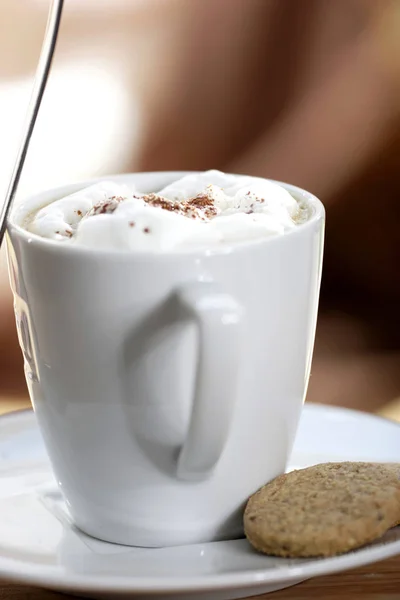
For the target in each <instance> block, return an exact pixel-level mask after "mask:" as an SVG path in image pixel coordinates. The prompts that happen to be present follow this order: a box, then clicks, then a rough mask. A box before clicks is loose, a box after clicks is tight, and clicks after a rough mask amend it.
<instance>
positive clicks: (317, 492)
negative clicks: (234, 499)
mask: <svg viewBox="0 0 400 600" xmlns="http://www.w3.org/2000/svg"><path fill="white" fill-rule="evenodd" d="M399 476H400V465H394V464H391V465H389V464H388V465H386V464H378V463H365V462H341V463H326V464H320V465H316V466H313V467H309V468H307V469H300V470H297V471H292V472H290V473H286V474H284V475H280V476H279V477H277V478H276V479H274V480H273V481H271V482H270V483H268V484H267V485H265V486H264V487H263V488H261V489H260V490H259V491H258V492H256V493H255V494H254V495H253V496H252V497H251V498H250V499H249V501H248V504H247V506H246V509H245V513H244V529H245V533H246V536H247V538H248V540H249V542H250V543H251V544H252V546H254V548H255V549H256V550H259V551H260V552H263V553H265V554H270V555H273V556H284V557H317V556H325V557H326V556H334V555H336V554H341V553H343V552H348V551H349V550H354V549H355V548H359V547H361V546H363V545H365V544H367V543H369V542H372V541H373V540H375V539H377V538H379V537H381V536H382V535H383V534H384V533H385V532H386V531H387V530H388V529H390V528H391V527H393V525H394V524H397V523H398V522H399V521H400V479H399Z"/></svg>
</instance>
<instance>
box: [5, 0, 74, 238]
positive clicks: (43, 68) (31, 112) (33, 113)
mask: <svg viewBox="0 0 400 600" xmlns="http://www.w3.org/2000/svg"><path fill="white" fill-rule="evenodd" d="M63 4H64V0H52V1H51V5H50V11H49V17H48V21H47V28H46V33H45V37H44V41H43V45H42V50H41V52H40V58H39V64H38V67H37V70H36V75H35V82H34V85H33V90H32V96H31V100H30V103H29V107H28V113H27V119H26V123H25V130H24V132H23V136H22V142H21V145H20V148H19V150H18V154H17V158H16V161H15V165H14V169H13V171H12V174H11V178H10V183H9V186H8V189H7V193H6V197H5V201H4V204H3V206H2V207H1V208H0V247H1V244H2V242H3V238H4V234H5V231H6V226H7V216H8V214H9V212H10V209H11V206H12V204H13V201H14V198H15V194H16V192H17V188H18V184H19V180H20V178H21V173H22V169H23V168H24V163H25V158H26V155H27V152H28V149H29V143H30V141H31V137H32V133H33V129H34V127H35V123H36V118H37V116H38V113H39V109H40V104H41V102H42V98H43V94H44V91H45V89H46V84H47V79H48V76H49V72H50V67H51V63H52V60H53V55H54V50H55V47H56V42H57V37H58V31H59V28H60V22H61V14H62V9H63Z"/></svg>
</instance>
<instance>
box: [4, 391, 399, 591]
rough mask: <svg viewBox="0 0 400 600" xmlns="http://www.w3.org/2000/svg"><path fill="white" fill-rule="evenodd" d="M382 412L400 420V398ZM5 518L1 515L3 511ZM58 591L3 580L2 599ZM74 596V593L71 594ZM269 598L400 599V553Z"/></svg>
mask: <svg viewBox="0 0 400 600" xmlns="http://www.w3.org/2000/svg"><path fill="white" fill-rule="evenodd" d="M27 406H29V402H28V401H27V400H26V399H23V398H22V399H17V400H12V401H11V400H6V399H2V398H0V414H2V413H5V412H9V411H11V410H18V409H21V408H26V407H27ZM379 412H380V414H382V415H383V416H386V417H389V418H392V419H394V420H397V421H399V422H400V400H398V401H395V402H393V403H391V404H390V405H388V406H386V407H384V409H382V410H381V411H379ZM0 518H1V515H0ZM66 598H68V595H66V594H61V593H58V592H51V591H47V590H41V589H36V588H32V587H27V586H20V585H15V584H10V583H8V582H6V581H1V580H0V600H56V599H58V600H65V599H66ZM70 598H71V600H72V598H73V596H70ZM265 598H266V599H268V600H307V599H308V598H318V599H319V598H320V599H321V600H322V599H325V598H326V599H328V600H361V599H362V600H394V599H396V600H397V599H398V600H400V556H398V557H394V558H389V559H388V560H385V561H382V562H379V563H375V564H373V565H370V566H367V567H362V568H360V569H354V570H352V571H345V572H343V573H338V574H336V575H328V576H326V577H316V578H314V579H310V580H309V581H305V582H304V583H300V584H298V585H296V586H294V587H291V588H287V589H285V590H282V591H280V592H273V593H271V594H266V595H265Z"/></svg>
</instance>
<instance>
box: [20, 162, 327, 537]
mask: <svg viewBox="0 0 400 600" xmlns="http://www.w3.org/2000/svg"><path fill="white" fill-rule="evenodd" d="M180 175H182V174H181V173H144V174H136V175H123V176H117V177H115V180H116V181H118V182H124V183H127V184H128V185H129V184H130V183H134V184H136V185H137V188H138V189H140V190H143V191H155V190H158V189H160V188H161V187H163V186H165V185H166V184H168V183H169V182H171V181H172V180H174V179H177V178H178V177H179V176H180ZM90 183H91V182H90ZM85 185H86V184H85ZM82 187H84V184H80V185H68V186H65V187H62V188H58V189H56V190H52V191H49V192H45V193H42V194H39V195H37V196H35V197H34V198H31V199H29V200H27V201H26V202H23V203H22V204H21V205H20V206H18V207H17V208H16V209H15V210H14V211H13V214H12V215H11V218H10V220H9V224H8V257H9V269H10V278H11V284H12V288H13V292H14V297H15V312H16V319H17V328H18V333H19V339H20V343H21V347H22V351H23V354H24V357H25V372H26V378H27V382H28V387H29V391H30V395H31V399H32V402H33V405H34V409H35V412H36V415H37V418H38V422H39V425H40V428H41V431H42V434H43V438H44V441H45V444H46V446H47V449H48V452H49V456H50V459H51V462H52V465H53V468H54V472H55V474H56V478H57V480H58V482H59V485H60V488H61V490H62V492H63V494H64V497H65V499H66V502H67V504H68V507H69V510H70V512H71V515H72V518H73V520H74V522H75V523H76V525H77V526H78V527H79V528H80V529H82V530H83V531H84V532H86V533H88V534H89V535H92V536H94V537H97V538H100V539H103V540H107V541H110V542H116V543H121V544H128V545H138V546H165V545H175V544H187V543H195V542H202V541H211V540H217V539H224V538H228V537H238V536H240V535H241V534H242V522H241V511H242V509H243V506H244V503H245V501H246V499H247V498H248V496H249V495H250V494H252V493H253V492H254V491H255V490H256V489H257V488H259V487H260V486H261V485H262V484H264V483H265V482H267V481H268V480H270V479H272V478H273V477H275V476H277V475H278V474H279V473H282V472H283V471H284V470H285V466H286V463H287V460H288V457H289V454H290V451H291V448H292V444H293V441H294V437H295V434H296V429H297V424H298V421H299V416H300V413H301V409H302V405H303V401H304V397H305V394H306V389H307V384H308V379H309V374H310V366H311V359H312V351H313V344H314V335H315V326H316V318H317V308H318V296H319V288H320V278H321V267H322V254H323V234H324V209H323V206H322V204H321V203H320V202H319V200H317V199H316V198H315V197H314V196H312V195H311V194H309V193H307V192H305V191H303V190H300V189H298V188H295V187H293V186H289V185H285V187H286V189H287V190H289V192H291V193H292V194H293V195H294V196H295V197H296V198H298V199H300V198H301V199H303V200H305V201H306V202H307V203H308V205H309V207H310V212H311V216H310V218H309V220H308V221H307V222H306V223H304V224H302V225H299V226H297V227H296V228H294V229H293V230H291V231H290V232H288V233H287V234H285V235H283V236H277V237H273V238H268V239H264V240H261V241H252V242H248V243H244V244H243V243H241V244H237V245H233V246H231V247H224V248H221V249H218V250H214V251H190V252H173V253H168V254H147V253H145V254H142V253H132V252H131V253H129V252H122V251H118V252H116V251H104V250H101V249H96V250H93V249H90V248H84V247H78V246H73V245H67V244H62V243H59V242H54V241H50V240H46V239H42V238H38V237H36V236H33V235H31V234H30V233H28V232H27V231H26V230H24V229H23V228H22V227H21V224H22V223H23V222H24V219H26V217H27V215H28V214H29V213H31V212H32V211H33V210H35V209H36V208H38V207H40V206H43V205H45V204H47V203H49V202H50V201H52V200H54V199H56V198H59V197H61V196H63V195H66V194H70V193H71V192H73V191H75V190H77V189H79V188H82Z"/></svg>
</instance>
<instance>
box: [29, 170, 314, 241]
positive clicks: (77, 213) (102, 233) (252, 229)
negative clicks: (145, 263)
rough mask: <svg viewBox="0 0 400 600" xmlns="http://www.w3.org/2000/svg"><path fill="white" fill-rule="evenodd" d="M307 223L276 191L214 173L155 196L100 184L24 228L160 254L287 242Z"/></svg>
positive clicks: (303, 210)
mask: <svg viewBox="0 0 400 600" xmlns="http://www.w3.org/2000/svg"><path fill="white" fill-rule="evenodd" d="M307 216H308V211H307V207H306V206H302V205H301V203H299V202H298V201H297V200H295V199H294V198H293V196H292V195H291V194H290V193H289V192H288V191H287V190H285V189H284V188H283V187H281V186H280V185H278V184H277V183H273V182H271V181H268V180H266V179H261V178H256V177H248V176H238V175H227V174H225V173H222V172H220V171H215V170H212V171H206V172H203V173H195V174H190V175H186V176H184V177H181V178H180V179H178V180H176V181H174V182H173V183H170V184H169V185H167V186H166V187H164V188H162V189H160V190H158V191H156V192H152V193H145V191H143V190H138V189H133V186H130V187H128V186H126V185H121V184H119V183H115V182H112V181H103V182H99V183H96V184H94V185H91V186H89V187H87V188H85V189H82V190H80V191H78V192H75V193H73V194H71V195H68V196H65V197H63V198H60V199H58V200H55V201H54V202H52V203H50V204H48V205H47V206H44V207H43V208H41V209H40V210H38V211H37V212H36V213H35V214H33V215H31V216H30V217H29V218H28V219H27V221H26V223H25V227H26V229H27V230H28V231H30V232H31V233H34V234H36V235H38V236H41V237H44V238H49V239H51V240H55V241H59V242H61V243H66V244H77V245H79V246H89V247H94V248H102V249H111V250H112V249H115V250H131V251H139V252H140V251H147V252H148V251H150V252H151V251H153V252H159V251H171V250H190V249H194V250H198V249H202V248H215V247H218V246H221V245H224V244H234V243H236V242H244V241H249V240H255V239H260V238H265V237H270V236H276V235H283V234H284V233H286V232H287V231H289V230H291V229H293V228H294V227H296V226H297V225H298V224H300V223H302V222H303V221H305V220H306V219H307Z"/></svg>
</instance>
